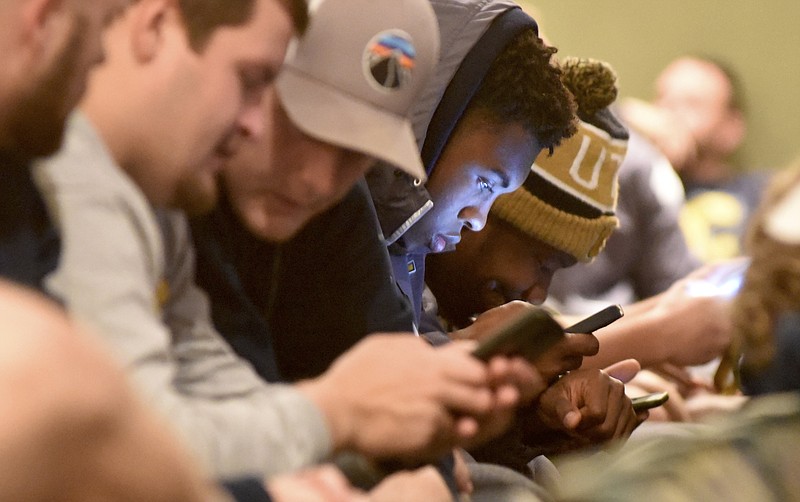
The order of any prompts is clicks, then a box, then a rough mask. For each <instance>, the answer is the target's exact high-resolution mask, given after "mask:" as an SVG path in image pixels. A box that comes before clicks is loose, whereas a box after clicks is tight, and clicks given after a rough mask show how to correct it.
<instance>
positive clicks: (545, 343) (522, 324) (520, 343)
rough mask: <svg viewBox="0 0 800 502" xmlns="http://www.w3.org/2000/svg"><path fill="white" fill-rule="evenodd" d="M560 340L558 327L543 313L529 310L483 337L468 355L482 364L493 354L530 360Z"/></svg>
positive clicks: (539, 310)
mask: <svg viewBox="0 0 800 502" xmlns="http://www.w3.org/2000/svg"><path fill="white" fill-rule="evenodd" d="M563 338H564V329H563V328H562V327H561V325H560V324H559V323H558V322H557V321H556V320H555V319H553V317H552V316H551V315H550V314H549V313H547V311H546V310H544V309H541V308H538V307H533V308H530V309H526V311H525V312H524V313H523V314H522V315H520V316H519V317H517V318H515V319H514V320H512V321H511V322H509V323H508V324H506V325H505V326H503V327H502V328H500V329H499V330H498V332H496V333H495V334H493V335H489V336H487V337H486V338H485V339H484V340H483V341H482V342H481V344H480V345H478V347H477V348H476V349H475V350H474V351H473V352H472V355H473V356H475V357H477V358H478V359H481V360H483V361H488V360H489V359H491V358H492V357H493V356H495V355H507V356H522V357H524V358H525V359H527V360H528V361H533V360H534V359H536V358H537V357H539V356H540V355H541V354H543V353H544V352H545V351H547V349H549V348H550V347H552V346H553V345H555V344H556V342H558V341H559V340H561V339H563Z"/></svg>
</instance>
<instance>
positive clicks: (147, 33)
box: [129, 0, 177, 63]
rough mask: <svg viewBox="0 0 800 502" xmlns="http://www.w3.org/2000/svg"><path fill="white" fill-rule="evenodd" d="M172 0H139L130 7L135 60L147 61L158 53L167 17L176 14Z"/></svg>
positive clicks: (162, 42)
mask: <svg viewBox="0 0 800 502" xmlns="http://www.w3.org/2000/svg"><path fill="white" fill-rule="evenodd" d="M175 7H176V2H175V1H172V0H139V1H138V2H137V3H136V4H134V5H133V6H131V7H129V9H131V16H132V18H131V45H132V48H133V54H134V57H135V58H136V61H138V62H139V63H147V62H149V61H151V60H153V59H154V58H155V57H156V55H157V54H158V51H159V48H160V47H161V46H162V45H163V44H164V41H165V36H166V33H165V27H166V24H167V20H168V17H169V16H170V15H173V16H174V15H176V14H177V10H176V8H175Z"/></svg>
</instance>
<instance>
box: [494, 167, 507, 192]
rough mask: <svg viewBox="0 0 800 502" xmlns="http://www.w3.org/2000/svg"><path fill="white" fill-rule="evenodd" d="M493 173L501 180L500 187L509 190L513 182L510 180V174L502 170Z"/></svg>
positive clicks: (495, 170)
mask: <svg viewBox="0 0 800 502" xmlns="http://www.w3.org/2000/svg"><path fill="white" fill-rule="evenodd" d="M492 172H493V173H494V174H496V175H497V177H498V178H500V186H501V187H503V188H508V186H509V185H510V184H511V181H510V180H509V179H508V174H506V173H505V172H504V171H501V170H500V169H492Z"/></svg>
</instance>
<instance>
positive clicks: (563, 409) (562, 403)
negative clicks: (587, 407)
mask: <svg viewBox="0 0 800 502" xmlns="http://www.w3.org/2000/svg"><path fill="white" fill-rule="evenodd" d="M553 409H554V410H555V412H556V417H558V420H559V421H560V422H561V424H562V425H563V426H564V428H565V429H566V430H568V431H573V430H575V429H577V428H578V426H579V425H580V424H581V420H582V419H583V414H582V413H581V411H580V410H579V409H578V407H577V406H575V405H574V404H572V402H571V401H570V400H569V399H566V398H564V397H561V398H558V399H557V400H556V402H555V406H554V407H553Z"/></svg>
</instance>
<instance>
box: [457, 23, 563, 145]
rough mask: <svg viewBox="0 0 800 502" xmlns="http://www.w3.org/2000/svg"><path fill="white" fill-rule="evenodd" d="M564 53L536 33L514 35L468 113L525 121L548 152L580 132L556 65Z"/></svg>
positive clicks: (503, 121) (504, 120) (503, 120)
mask: <svg viewBox="0 0 800 502" xmlns="http://www.w3.org/2000/svg"><path fill="white" fill-rule="evenodd" d="M557 51H558V49H556V48H555V47H550V46H547V45H545V43H544V42H543V41H542V39H541V38H539V36H538V35H537V34H536V31H535V30H534V29H527V30H524V31H522V32H521V33H519V34H518V35H517V36H516V37H514V38H513V39H512V40H511V41H510V42H509V43H508V45H506V47H505V48H504V49H503V52H502V53H501V54H500V55H499V56H498V57H497V58H496V59H495V60H494V62H493V63H492V65H491V67H490V68H489V71H488V73H487V74H486V76H485V77H484V79H483V82H482V83H481V87H480V88H479V89H478V92H476V93H475V96H474V97H473V98H472V100H471V101H470V103H469V106H468V108H467V113H479V114H480V115H481V116H482V117H483V118H485V119H486V120H488V121H489V122H493V123H495V124H509V123H514V122H517V123H520V124H522V125H523V127H524V128H525V129H526V130H527V131H528V132H530V133H531V134H532V135H533V136H535V137H536V138H537V139H538V140H539V142H540V144H541V145H542V147H543V148H549V149H551V150H552V149H553V148H555V147H556V146H558V144H559V143H560V142H561V140H562V139H564V138H568V137H569V136H572V135H573V134H575V131H576V130H577V129H576V123H575V104H574V100H573V98H572V95H571V94H570V93H569V91H568V90H567V89H566V87H564V84H563V83H562V82H561V69H560V68H559V67H558V65H557V64H555V62H554V61H553V55H554V54H555V53H556V52H557Z"/></svg>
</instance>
